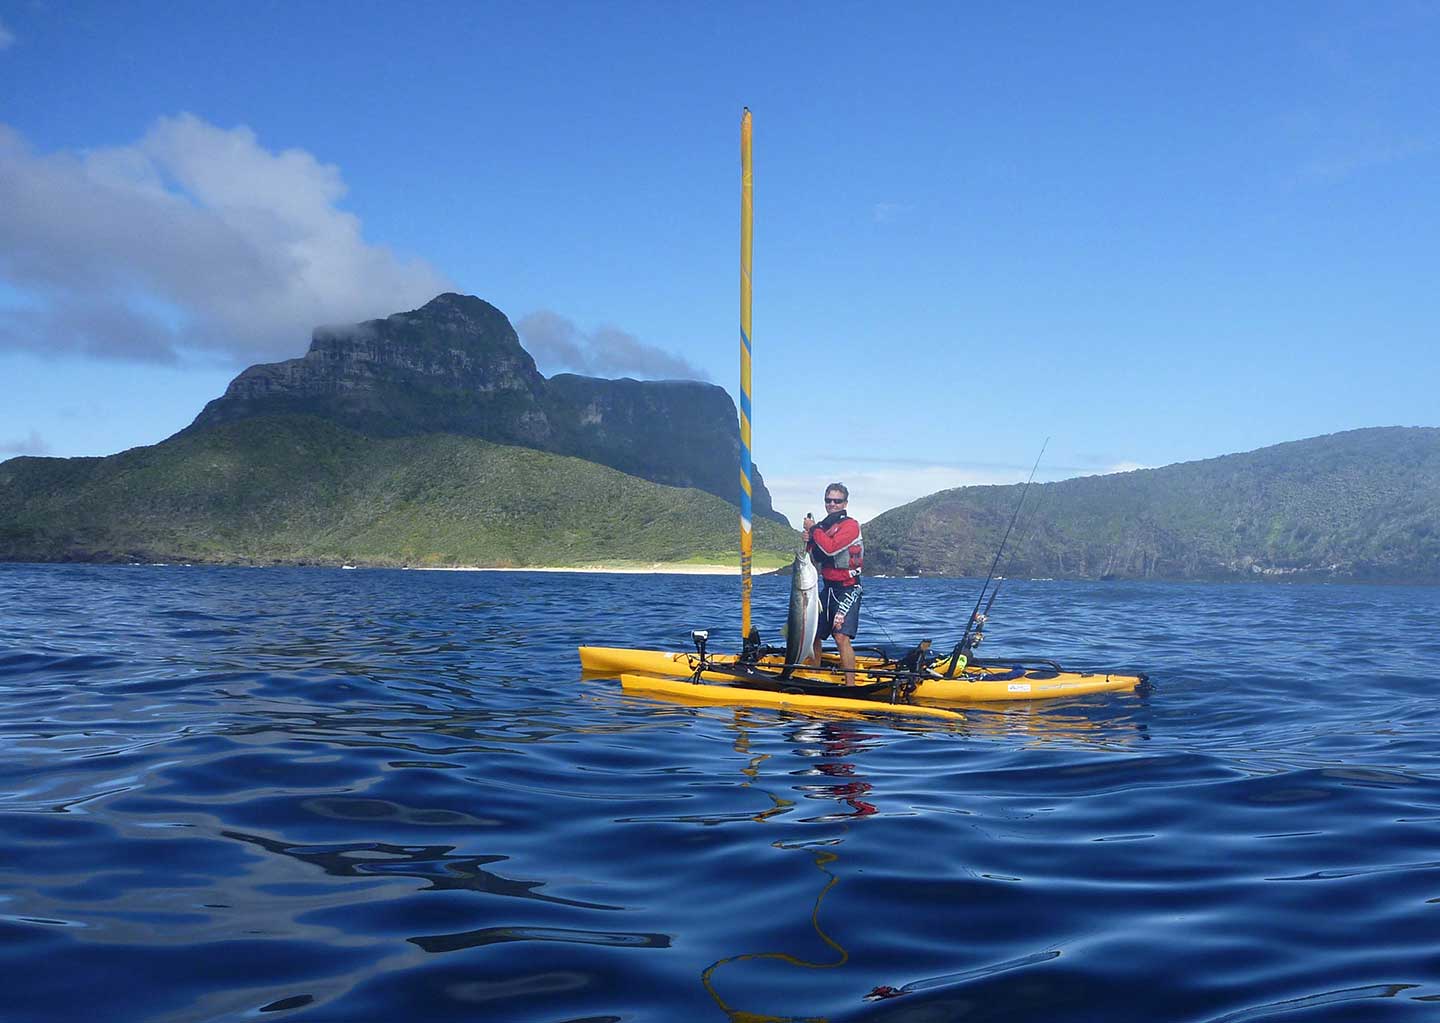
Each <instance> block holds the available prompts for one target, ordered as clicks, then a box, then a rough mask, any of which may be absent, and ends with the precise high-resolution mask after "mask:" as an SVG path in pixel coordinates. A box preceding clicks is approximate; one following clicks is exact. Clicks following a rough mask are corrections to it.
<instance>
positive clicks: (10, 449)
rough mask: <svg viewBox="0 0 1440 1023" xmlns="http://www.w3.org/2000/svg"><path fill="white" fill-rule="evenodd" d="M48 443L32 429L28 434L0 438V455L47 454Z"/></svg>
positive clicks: (48, 449) (48, 450) (48, 451)
mask: <svg viewBox="0 0 1440 1023" xmlns="http://www.w3.org/2000/svg"><path fill="white" fill-rule="evenodd" d="M49 453H50V445H49V444H47V443H46V442H45V438H44V437H41V436H40V434H39V433H37V432H36V431H34V430H31V431H30V436H28V437H20V438H12V439H10V440H0V455H48V454H49Z"/></svg>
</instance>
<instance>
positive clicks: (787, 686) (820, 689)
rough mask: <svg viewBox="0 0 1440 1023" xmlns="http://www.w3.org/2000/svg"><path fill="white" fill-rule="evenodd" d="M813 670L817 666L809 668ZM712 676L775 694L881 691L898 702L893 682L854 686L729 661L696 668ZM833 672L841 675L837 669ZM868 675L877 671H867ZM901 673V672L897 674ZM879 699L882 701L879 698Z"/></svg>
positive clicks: (870, 695) (867, 695) (868, 694)
mask: <svg viewBox="0 0 1440 1023" xmlns="http://www.w3.org/2000/svg"><path fill="white" fill-rule="evenodd" d="M784 667H785V668H790V669H792V670H793V669H794V668H798V667H806V666H805V665H789V664H787V665H784ZM810 670H811V671H814V670H815V669H814V668H813V667H811V668H810ZM702 671H703V672H704V673H706V674H710V675H725V676H726V677H727V678H728V679H729V680H730V681H727V682H716V683H714V684H719V685H730V686H732V687H735V688H743V689H760V690H764V691H766V692H773V693H792V694H796V695H804V696H835V695H836V691H837V690H839V691H840V693H841V694H842V695H844V696H847V697H850V698H852V699H875V697H877V696H879V695H881V694H882V693H883V694H884V695H886V696H889V697H891V699H890V700H889V701H887V702H891V703H894V702H897V701H896V700H895V699H894V697H895V692H896V688H897V687H896V684H895V683H894V682H883V681H882V682H868V683H863V684H856V685H853V686H837V685H836V684H835V683H834V682H820V681H817V680H813V679H807V678H802V677H799V676H796V675H789V676H786V675H772V674H770V673H769V672H768V671H758V670H756V669H754V668H747V667H743V666H739V665H730V664H707V665H704V666H703V667H702V668H697V669H696V672H695V677H696V680H698V678H699V675H700V674H701V672H702ZM834 674H840V673H839V672H834ZM867 674H877V673H876V672H867ZM894 674H896V675H898V673H894ZM876 702H879V701H878V700H877V701H876Z"/></svg>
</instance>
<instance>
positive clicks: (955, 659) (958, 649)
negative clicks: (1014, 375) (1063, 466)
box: [945, 437, 1050, 678]
mask: <svg viewBox="0 0 1440 1023" xmlns="http://www.w3.org/2000/svg"><path fill="white" fill-rule="evenodd" d="M1049 446H1050V438H1049V437H1046V438H1045V443H1044V444H1041V445H1040V454H1038V455H1036V456H1035V464H1034V465H1032V466H1031V467H1030V478H1029V479H1028V480H1026V481H1025V486H1024V488H1023V489H1021V491H1020V500H1019V501H1017V502H1015V511H1014V512H1012V513H1011V515H1010V524H1009V525H1008V526H1006V527H1005V535H1004V536H1003V537H1001V538H1000V546H999V548H998V549H997V550H996V551H995V559H994V560H993V561H991V562H990V573H989V574H988V575H987V576H985V584H984V585H983V586H981V587H980V596H978V597H976V598H975V610H973V611H971V612H970V619H969V621H967V622H966V623H965V631H964V632H963V633H962V634H961V636H960V642H958V643H956V644H955V649H954V650H952V651H951V652H950V666H949V667H948V668H946V669H945V677H946V678H954V677H955V673H956V672H957V671H958V670H959V668H960V655H961V654H962V653H964V651H965V648H966V644H967V643H969V641H970V633H971V632H972V631H974V629H975V620H976V616H977V615H979V614H980V605H981V604H983V603H984V602H985V591H986V590H988V589H989V588H990V580H991V579H993V578H995V569H996V567H997V566H998V565H999V564H1000V556H1001V555H1002V554H1004V553H1005V544H1006V543H1007V542H1009V540H1010V531H1011V530H1012V529H1014V528H1015V520H1016V519H1018V518H1019V517H1020V509H1021V508H1022V507H1024V505H1025V495H1026V494H1028V493H1029V492H1030V484H1032V483H1034V482H1035V471H1036V470H1037V469H1039V468H1040V459H1042V458H1044V457H1045V449H1046V448H1047V447H1049ZM996 589H997V590H998V589H999V587H996ZM991 603H992V604H993V603H994V597H993V596H992V597H991Z"/></svg>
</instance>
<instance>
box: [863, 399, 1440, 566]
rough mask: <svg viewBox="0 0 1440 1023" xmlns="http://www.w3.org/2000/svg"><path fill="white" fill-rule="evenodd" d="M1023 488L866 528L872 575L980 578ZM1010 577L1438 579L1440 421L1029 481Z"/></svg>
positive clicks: (933, 499)
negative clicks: (1157, 466) (1110, 471)
mask: <svg viewBox="0 0 1440 1023" xmlns="http://www.w3.org/2000/svg"><path fill="white" fill-rule="evenodd" d="M1019 494H1020V488H1019V487H1018V486H1010V487H962V488H960V489H957V490H947V491H942V492H941V493H938V494H932V495H930V496H929V497H924V498H921V499H920V500H918V501H915V502H912V503H911V504H908V505H905V506H904V507H901V508H896V509H894V510H893V511H889V512H886V513H885V514H884V515H881V516H879V517H878V518H876V519H875V520H874V521H873V522H869V523H866V525H865V535H866V544H867V550H866V567H867V568H871V567H872V566H873V568H874V570H875V571H877V572H885V573H903V574H915V573H916V572H925V573H934V574H944V575H984V574H985V572H986V571H988V569H989V567H990V562H991V559H993V557H994V556H995V550H996V547H997V546H998V544H999V542H1000V538H1001V536H1002V535H1003V534H1004V531H1005V526H1006V524H1007V523H1008V521H1009V519H1010V515H1011V513H1012V511H1013V510H1014V507H1015V503H1016V501H1017V499H1018V498H1019ZM1026 504H1027V508H1028V509H1030V510H1029V511H1026V512H1023V513H1022V515H1021V518H1020V523H1019V525H1018V526H1017V527H1016V535H1015V536H1014V537H1012V542H1015V541H1016V540H1018V541H1019V547H1018V550H1017V553H1016V557H1015V563H1014V565H1013V566H1012V573H1013V574H1016V575H1028V576H1055V577H1071V578H1076V577H1079V578H1108V577H1120V578H1170V579H1186V578H1193V579H1226V578H1310V579H1318V578H1328V579H1367V580H1387V581H1412V582H1419V581H1425V582H1440V429H1431V428H1401V427H1391V428H1380V429H1369V430H1354V431H1350V432H1348V433H1338V434H1331V435H1329V436H1325V437H1315V438H1312V439H1310V440H1303V441H1295V442H1293V443H1289V444H1278V445H1275V446H1274V447H1269V448H1262V449H1261V450H1259V451H1252V452H1248V453H1246V454H1238V455H1226V456H1224V457H1222V458H1212V459H1207V460H1205V461H1201V462H1186V463H1183V464H1180V465H1171V466H1166V467H1165V468H1162V469H1142V470H1139V471H1136V472H1127V473H1119V474H1116V475H1111V476H1087V477H1083V478H1080V479H1073V480H1065V481H1063V482H1060V483H1049V484H1045V485H1043V486H1041V485H1039V484H1037V485H1036V486H1035V487H1034V488H1032V490H1031V492H1030V495H1029V497H1028V498H1027V501H1026Z"/></svg>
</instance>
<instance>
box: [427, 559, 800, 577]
mask: <svg viewBox="0 0 1440 1023" xmlns="http://www.w3.org/2000/svg"><path fill="white" fill-rule="evenodd" d="M415 570H416V571H421V572H600V573H608V574H611V575H739V574H740V566H739V565H686V564H675V563H665V562H656V563H654V564H651V565H644V564H638V565H579V566H569V567H562V566H553V567H552V566H545V567H541V566H533V567H526V568H487V567H485V566H483V565H427V566H424V567H420V566H415ZM774 571H776V569H774V568H756V569H754V574H755V575H765V574H766V573H769V572H774Z"/></svg>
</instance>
